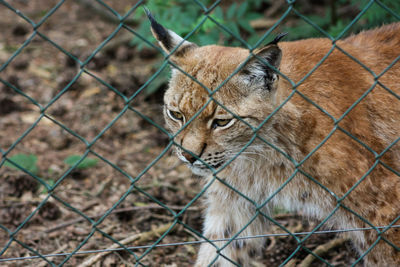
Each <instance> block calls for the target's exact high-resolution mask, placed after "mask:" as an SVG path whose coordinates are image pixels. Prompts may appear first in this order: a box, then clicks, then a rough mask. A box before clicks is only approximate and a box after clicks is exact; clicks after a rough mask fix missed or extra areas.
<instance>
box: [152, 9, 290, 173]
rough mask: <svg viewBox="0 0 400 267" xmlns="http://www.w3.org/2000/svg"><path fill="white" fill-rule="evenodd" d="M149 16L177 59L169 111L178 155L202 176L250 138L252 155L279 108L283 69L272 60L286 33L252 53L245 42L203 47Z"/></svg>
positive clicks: (167, 97)
mask: <svg viewBox="0 0 400 267" xmlns="http://www.w3.org/2000/svg"><path fill="white" fill-rule="evenodd" d="M148 16H149V19H150V21H151V30H152V33H153V35H154V37H155V38H156V39H157V40H158V42H159V44H160V46H161V47H162V49H163V50H164V51H165V52H166V53H168V54H169V60H170V62H172V63H173V64H172V65H173V66H172V76H171V80H170V83H169V88H168V90H167V91H166V93H165V95H164V104H165V105H164V116H165V120H166V125H167V127H168V129H169V130H170V131H171V132H172V133H174V134H176V133H178V134H177V135H176V137H175V139H174V141H175V143H176V144H178V146H176V152H177V155H178V157H179V158H180V159H181V160H182V161H183V162H185V163H187V164H188V166H189V167H190V168H191V170H192V171H193V173H195V174H197V175H202V176H203V175H208V174H211V173H212V172H211V171H210V167H211V168H213V169H215V170H218V169H219V168H220V167H221V166H224V164H225V163H226V162H228V161H229V160H230V159H232V158H233V157H235V155H236V154H237V153H238V152H239V151H240V150H241V149H242V148H243V146H245V145H246V144H247V143H250V145H249V147H248V148H247V149H246V151H247V153H248V155H250V156H251V154H256V153H257V152H256V151H254V150H256V148H257V142H251V140H252V138H253V137H254V135H255V131H254V130H255V128H257V127H258V126H259V125H260V123H262V121H263V120H265V118H266V117H267V116H268V115H269V114H270V113H271V112H272V111H273V110H274V109H275V108H276V103H275V95H276V91H277V85H278V75H277V73H276V72H274V71H273V69H272V68H271V67H270V66H273V67H274V68H276V69H278V68H279V64H280V60H281V50H280V48H279V47H278V45H277V41H279V39H280V38H281V37H283V36H280V37H279V38H277V39H276V40H275V42H272V43H270V44H269V45H267V46H265V47H263V48H261V49H259V50H258V51H255V52H253V54H254V55H256V56H253V57H249V51H248V50H246V49H242V48H233V47H223V46H216V45H210V46H203V47H199V46H197V45H196V44H194V43H191V42H189V41H186V40H184V39H183V38H182V37H180V36H178V35H177V34H176V33H174V32H173V31H171V30H168V29H165V28H164V27H163V26H161V25H160V24H159V23H157V22H156V21H155V20H154V18H153V17H152V15H151V14H150V13H149V12H148ZM265 62H268V64H265ZM268 65H269V66H268ZM186 73H187V74H189V75H190V76H191V77H190V76H189V75H187V74H186ZM232 73H235V74H234V75H233V76H232V77H230V76H231V75H232ZM205 87H207V88H208V89H209V91H207V90H206V89H205ZM193 117H194V118H193ZM239 118H240V119H239ZM189 121H190V123H189V124H187V122H189ZM186 124H187V125H186ZM252 127H254V128H252ZM265 127H268V125H265V126H264V127H263V128H265ZM252 149H253V150H252ZM244 155H246V152H244V153H242V155H241V156H244ZM230 165H231V164H229V165H228V166H230Z"/></svg>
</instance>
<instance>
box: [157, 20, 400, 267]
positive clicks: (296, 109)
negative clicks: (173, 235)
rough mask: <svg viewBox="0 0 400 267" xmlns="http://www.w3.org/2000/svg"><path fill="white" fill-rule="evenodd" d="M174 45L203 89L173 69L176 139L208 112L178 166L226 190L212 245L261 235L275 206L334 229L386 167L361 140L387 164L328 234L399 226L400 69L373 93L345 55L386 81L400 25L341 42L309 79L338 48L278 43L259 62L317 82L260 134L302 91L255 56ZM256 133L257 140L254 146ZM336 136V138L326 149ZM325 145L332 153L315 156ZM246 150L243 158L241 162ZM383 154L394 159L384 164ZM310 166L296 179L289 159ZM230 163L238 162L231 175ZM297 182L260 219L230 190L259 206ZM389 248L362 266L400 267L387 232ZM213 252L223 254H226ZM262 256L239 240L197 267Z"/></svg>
mask: <svg viewBox="0 0 400 267" xmlns="http://www.w3.org/2000/svg"><path fill="white" fill-rule="evenodd" d="M155 36H156V37H157V34H155ZM167 38H170V39H168V44H169V45H170V44H175V46H176V45H178V44H182V47H191V49H185V50H184V51H183V52H182V51H180V48H177V49H175V54H173V55H171V57H170V58H171V60H172V61H173V62H174V63H175V64H177V65H178V66H179V67H180V69H181V70H183V71H184V72H187V73H189V74H190V75H192V76H193V77H194V78H195V79H196V80H198V81H199V82H200V83H201V84H202V85H200V84H199V83H197V82H196V81H194V80H193V79H191V78H189V77H187V76H186V75H185V74H184V73H182V72H181V71H180V70H177V69H175V70H174V71H173V75H172V78H171V80H170V84H169V89H168V90H167V91H166V93H165V96H164V101H165V119H166V124H167V127H168V128H169V129H170V130H171V132H173V133H175V132H177V131H178V130H179V129H181V128H182V126H183V124H184V121H188V120H189V119H191V118H192V117H193V116H194V115H195V114H196V113H197V112H198V111H199V110H200V109H202V108H204V109H203V111H202V112H201V113H200V114H199V115H198V116H197V117H196V118H195V119H194V120H193V121H192V122H191V123H190V124H189V125H188V126H186V127H185V128H183V129H182V130H181V132H180V133H179V134H178V135H177V136H176V138H175V142H176V143H177V144H179V145H180V146H182V148H183V149H182V148H179V147H177V148H176V151H177V154H178V156H179V158H181V159H182V160H183V161H185V162H186V163H187V164H188V166H189V167H190V168H191V169H192V170H193V172H194V173H195V174H197V175H201V176H204V179H203V180H204V182H208V181H210V180H211V179H212V178H213V175H212V172H211V171H210V169H209V168H210V167H211V168H214V170H216V171H218V172H217V177H218V178H219V179H220V180H221V181H223V182H224V183H226V184H228V185H229V186H226V185H225V184H224V183H222V182H220V181H219V180H215V181H214V183H213V184H212V185H211V186H210V187H209V188H208V189H207V191H206V197H205V203H206V206H207V209H206V211H205V221H204V235H205V236H206V237H207V238H209V239H221V238H227V237H231V236H233V235H235V234H237V233H238V232H239V231H241V230H242V228H243V227H244V226H245V225H247V224H248V223H249V222H250V221H252V222H251V223H250V224H249V225H248V226H247V227H246V228H245V229H244V230H243V231H242V232H240V236H247V235H257V234H264V233H266V232H267V225H268V220H267V219H266V218H265V217H264V216H262V215H261V214H260V212H261V213H263V214H269V210H270V208H271V207H272V206H274V205H280V206H283V207H284V208H285V209H288V210H297V211H299V212H300V213H302V214H304V215H305V216H309V217H312V218H316V219H319V220H323V219H325V218H326V217H327V216H328V215H329V214H331V212H332V211H333V210H334V209H335V207H336V206H337V205H338V202H337V200H336V197H337V198H341V197H343V196H345V195H346V194H347V193H348V192H349V190H350V189H351V188H352V187H354V186H355V185H356V183H357V182H358V181H359V180H360V178H361V177H363V176H364V175H365V174H366V173H367V172H368V171H369V170H370V169H371V168H372V167H373V166H375V165H374V164H375V163H376V161H377V158H376V156H375V155H374V154H373V153H371V152H370V151H369V150H368V149H367V148H366V147H365V146H363V145H361V144H360V143H359V142H358V141H355V140H354V139H353V138H352V137H356V138H357V139H358V140H359V141H361V142H362V143H363V144H365V145H366V146H368V147H369V148H370V149H372V150H374V151H375V152H376V153H377V154H379V161H380V163H378V164H376V167H375V168H374V169H373V170H372V171H371V172H370V173H369V175H367V176H366V177H364V180H363V181H362V182H361V183H360V184H358V186H357V187H355V189H353V190H352V191H351V193H349V194H348V195H347V196H346V197H345V198H344V199H343V200H342V201H341V204H342V205H343V206H345V207H346V208H344V207H340V208H339V209H338V210H337V211H336V212H335V213H334V214H333V215H332V216H331V217H330V219H329V220H328V221H327V223H326V224H325V226H327V227H336V228H353V227H367V226H369V225H368V224H366V223H365V222H364V221H363V220H361V219H360V218H359V217H358V216H356V215H355V214H358V215H359V216H361V217H363V218H365V219H366V220H368V222H369V223H371V224H372V225H375V226H382V225H388V224H390V223H393V222H394V220H395V219H396V218H397V217H398V216H399V215H400V177H399V176H398V175H397V174H396V173H395V172H397V173H399V172H400V142H397V143H396V144H395V145H393V146H391V147H388V146H389V145H390V144H391V143H392V142H394V141H395V140H396V139H398V138H399V134H400V99H399V96H400V63H399V62H397V63H396V64H394V65H393V66H392V67H391V68H390V69H389V70H386V72H384V74H382V75H381V76H379V79H378V80H379V83H378V84H375V83H374V82H375V80H374V77H373V76H372V75H371V73H370V72H368V71H367V70H366V69H365V68H364V67H362V66H360V65H359V64H358V63H357V62H355V61H354V60H353V59H351V58H350V57H348V56H347V55H346V54H344V53H343V52H342V51H341V50H343V51H346V52H347V53H349V54H351V55H352V56H353V57H355V58H357V59H358V60H360V61H361V62H362V63H363V64H365V66H367V67H368V68H370V69H371V70H372V71H373V72H374V73H376V74H380V73H382V71H384V70H385V69H386V67H387V66H388V65H390V64H391V63H392V62H393V61H394V60H395V59H396V58H397V57H398V56H399V54H400V23H395V24H391V25H387V26H383V27H381V28H379V29H375V30H370V31H365V32H361V33H359V34H358V35H354V36H351V37H349V38H347V39H344V40H341V41H337V43H336V44H337V46H338V47H340V49H337V48H335V49H334V50H333V52H332V53H331V54H330V55H329V56H328V57H327V58H326V60H325V61H324V62H323V63H322V64H321V65H320V66H319V67H318V68H317V69H316V70H315V71H314V72H313V73H312V74H311V75H310V74H309V73H310V71H311V70H312V69H313V68H314V67H315V66H316V65H317V64H318V63H319V62H320V61H321V59H322V58H323V57H324V56H325V55H326V54H327V53H328V52H329V50H330V49H331V48H332V42H331V41H330V40H328V39H307V40H301V41H295V42H282V43H278V44H276V43H272V44H269V45H268V46H267V47H264V48H262V49H260V50H259V51H256V52H255V53H256V54H257V56H259V57H260V58H263V59H264V60H265V61H267V62H268V63H269V65H272V66H273V67H275V68H276V69H279V70H280V72H281V73H283V74H284V75H285V76H286V77H288V78H290V79H291V80H292V81H293V82H294V83H298V82H299V81H301V80H302V79H303V78H304V77H305V76H306V75H309V76H308V77H307V78H306V79H305V80H304V81H303V82H302V83H301V84H300V85H298V86H297V87H296V90H297V91H298V92H299V93H295V94H294V95H293V96H292V97H291V98H290V100H289V101H287V103H285V104H284V105H283V106H282V108H280V109H279V110H278V111H277V112H276V113H275V114H274V115H273V116H272V117H271V118H270V119H269V120H268V121H267V122H266V123H265V124H263V125H262V127H261V128H260V129H258V127H259V126H260V125H261V123H262V122H263V121H264V120H265V119H266V118H267V117H268V116H269V115H270V114H271V113H272V112H273V111H274V110H275V109H276V108H277V107H278V106H279V105H280V104H282V103H283V102H284V101H285V100H286V99H287V97H288V96H289V95H290V94H291V93H292V92H293V86H292V85H291V84H290V83H289V82H288V81H287V80H286V79H285V78H284V77H283V76H282V77H279V79H278V76H277V75H276V72H274V70H273V68H270V67H263V64H262V63H260V62H259V61H258V60H257V59H255V58H253V59H250V60H248V62H247V63H246V62H245V61H246V58H247V57H248V55H249V51H248V50H246V49H242V48H233V47H223V46H216V45H210V46H204V47H197V46H195V45H193V44H191V43H189V42H187V41H185V42H183V39H181V37H179V36H177V35H169V36H168V37H167ZM159 41H160V43H161V46H162V47H164V49H165V51H166V52H167V53H169V52H171V51H172V50H173V49H166V45H163V40H160V39H159ZM174 48H175V47H174ZM176 52H178V53H176ZM179 52H180V53H179ZM241 65H243V69H242V70H241V71H239V72H238V73H237V74H236V75H234V76H233V77H232V78H231V79H230V80H229V81H228V82H226V83H225V84H224V85H223V86H222V87H221V88H220V89H219V90H218V91H217V92H215V93H213V95H212V97H213V99H214V100H212V101H210V102H209V93H208V92H207V91H206V90H205V89H204V88H203V85H205V86H207V87H208V88H210V90H212V91H214V90H216V88H218V86H219V85H220V84H221V83H222V82H223V81H224V80H225V79H226V78H227V77H228V76H229V75H231V73H233V72H234V71H235V70H236V69H237V68H238V67H239V66H241ZM274 77H275V78H274ZM374 84H375V87H374V89H373V90H372V91H371V92H370V93H369V94H368V95H367V96H366V97H364V99H363V100H362V101H361V102H360V103H358V104H357V105H356V106H355V107H354V108H353V109H352V110H351V111H349V112H348V113H347V115H346V116H345V117H344V118H343V119H342V120H340V121H339V122H337V123H336V124H335V122H334V121H333V120H332V118H331V117H329V116H327V115H326V114H325V112H326V113H329V114H330V116H332V117H333V118H335V119H339V118H341V116H342V115H343V114H344V113H345V112H347V111H348V110H349V108H350V107H351V106H352V105H353V103H355V101H357V100H358V99H359V98H360V97H361V96H362V95H363V94H364V93H365V92H366V91H367V90H368V89H369V88H370V87H371V86H373V85H374ZM383 86H385V87H386V88H389V89H390V90H391V92H388V91H387V90H385V89H384V88H383ZM300 93H301V94H302V95H303V96H305V97H307V100H306V99H305V98H303V97H302V96H301V95H300ZM309 100H311V101H313V102H314V103H315V104H317V105H318V106H319V107H320V108H321V109H323V111H322V110H321V109H320V108H317V107H315V106H314V105H313V104H312V103H310V101H309ZM207 103H208V104H207ZM206 104H207V105H206ZM205 105H206V106H205ZM221 105H223V106H221ZM204 106H205V107H204ZM225 108H226V109H225ZM168 110H174V111H177V112H180V114H182V115H183V117H184V119H182V121H179V120H174V119H172V118H171V116H170V115H168V114H167V111H168ZM228 110H229V111H228ZM232 113H233V114H235V115H237V116H239V117H240V118H241V119H242V120H238V119H237V118H236V117H234V116H233V115H232ZM221 118H222V119H223V118H231V119H232V120H233V121H232V124H231V125H230V126H229V127H226V128H223V127H212V125H215V124H213V123H216V121H215V120H218V119H221ZM183 120H184V121H183ZM255 129H258V130H257V132H256V131H255ZM332 132H333V134H332ZM255 133H257V138H255V139H253V137H254V135H255ZM329 134H331V136H330V138H328V139H327V140H325V138H326V137H327V136H328V135H329ZM264 141H267V142H264ZM322 141H324V143H323V144H322V145H321V146H320V147H319V148H318V150H317V151H315V152H313V151H314V149H315V148H317V146H318V145H319V144H321V142H322ZM244 146H247V147H246V149H245V150H244V151H242V152H241V154H239V156H237V153H238V152H240V151H241V150H242V148H243V147H244ZM385 149H387V151H386V152H385V153H384V154H383V155H380V153H382V152H383V151H385ZM311 152H313V153H311ZM310 153H311V154H310ZM307 156H308V158H307V159H306V160H305V162H304V163H303V164H302V165H301V166H300V167H299V168H298V170H299V171H298V172H296V173H295V170H296V167H295V166H294V164H293V162H292V161H291V160H289V159H288V157H289V158H292V159H293V160H295V161H297V162H301V161H302V160H304V159H305V158H306V157H307ZM188 159H190V160H188ZM229 161H232V162H231V163H230V164H228V165H226V163H227V162H229ZM205 165H208V166H207V167H206V166H205ZM388 167H389V168H391V169H392V170H394V171H395V172H393V171H391V170H389V168H388ZM294 173H295V175H294V176H292V175H293V174H294ZM304 174H307V175H309V176H312V177H313V178H314V180H315V181H313V180H310V179H309V178H308V177H306V175H304ZM289 177H292V178H291V180H290V182H289V183H288V184H287V185H286V186H285V187H284V188H283V189H282V190H281V191H279V192H278V193H277V194H276V195H275V196H274V197H272V198H271V200H270V201H269V202H268V203H267V204H266V205H265V206H263V207H262V208H261V209H258V210H257V209H256V206H255V205H254V204H253V203H252V202H250V201H248V200H247V199H246V198H244V197H242V196H241V195H239V194H238V193H237V192H235V191H234V190H232V189H231V188H230V187H233V188H235V189H236V190H238V191H240V192H241V193H242V194H243V195H245V196H246V197H247V198H250V199H252V200H253V201H254V203H257V205H261V204H262V203H264V202H265V201H266V200H267V199H268V198H270V197H271V196H272V195H273V194H275V192H276V191H277V190H278V189H279V188H280V187H281V186H282V184H283V183H284V182H285V181H287V179H288V178H289ZM318 183H320V184H321V185H323V186H324V187H325V188H326V189H328V190H329V191H330V192H329V191H328V190H325V189H324V188H323V187H321V186H320V185H318ZM331 192H332V193H331ZM334 195H336V197H334ZM349 210H352V211H353V212H351V211H349ZM256 214H259V215H258V216H257V215H256ZM397 223H399V222H397ZM351 235H352V240H353V242H354V245H355V246H356V248H357V249H358V250H359V252H360V253H361V254H362V253H364V252H365V251H366V250H367V249H369V247H370V246H371V245H372V244H373V243H374V242H375V240H376V239H377V238H378V234H377V232H376V231H366V232H352V233H351ZM381 237H382V238H384V239H386V240H387V241H389V242H391V243H392V245H395V246H397V249H395V248H393V247H392V246H391V245H388V244H387V242H385V241H384V240H380V241H379V242H378V244H377V245H376V246H375V247H374V248H373V249H372V250H371V251H370V252H369V253H368V254H367V256H366V257H365V265H366V266H399V265H400V252H399V246H400V232H399V231H397V230H396V229H390V230H388V231H386V232H385V233H383V234H382V235H381ZM215 245H217V246H219V247H222V246H224V245H225V242H217V243H215ZM262 246H263V241H262V240H261V239H249V240H246V241H244V240H236V241H233V242H231V243H230V244H229V245H228V246H226V247H225V248H224V249H223V250H221V251H219V252H218V253H217V250H216V248H215V247H214V246H212V245H210V244H203V245H202V246H201V248H200V251H199V255H198V260H197V262H196V266H208V265H209V264H210V263H211V262H213V261H214V260H215V258H216V257H217V260H216V261H215V262H214V266H233V264H232V262H230V261H228V260H226V258H229V259H230V260H232V261H233V262H236V263H240V264H241V265H243V266H249V264H250V256H251V255H254V254H256V253H257V252H259V250H260V249H261V248H262Z"/></svg>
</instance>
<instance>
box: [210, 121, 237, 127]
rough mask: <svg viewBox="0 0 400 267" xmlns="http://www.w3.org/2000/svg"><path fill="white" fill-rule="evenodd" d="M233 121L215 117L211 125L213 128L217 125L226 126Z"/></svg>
mask: <svg viewBox="0 0 400 267" xmlns="http://www.w3.org/2000/svg"><path fill="white" fill-rule="evenodd" d="M231 122H233V119H215V120H214V121H213V123H212V125H211V127H212V128H213V129H215V128H217V127H228V126H230V125H231Z"/></svg>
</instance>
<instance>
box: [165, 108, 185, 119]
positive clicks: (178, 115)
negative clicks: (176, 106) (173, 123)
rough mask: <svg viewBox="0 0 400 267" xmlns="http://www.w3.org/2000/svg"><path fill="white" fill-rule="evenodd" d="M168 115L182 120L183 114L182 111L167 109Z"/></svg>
mask: <svg viewBox="0 0 400 267" xmlns="http://www.w3.org/2000/svg"><path fill="white" fill-rule="evenodd" d="M167 113H168V115H169V116H170V117H171V118H172V119H173V120H177V121H182V120H183V115H182V113H180V112H178V111H173V110H169V109H168V110H167Z"/></svg>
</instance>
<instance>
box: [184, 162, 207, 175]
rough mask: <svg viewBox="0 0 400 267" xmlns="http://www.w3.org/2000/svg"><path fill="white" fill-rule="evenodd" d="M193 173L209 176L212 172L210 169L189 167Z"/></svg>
mask: <svg viewBox="0 0 400 267" xmlns="http://www.w3.org/2000/svg"><path fill="white" fill-rule="evenodd" d="M188 166H189V168H190V170H192V173H193V174H195V175H199V176H207V175H210V173H211V171H210V170H208V169H203V168H198V167H195V166H192V165H188Z"/></svg>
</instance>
